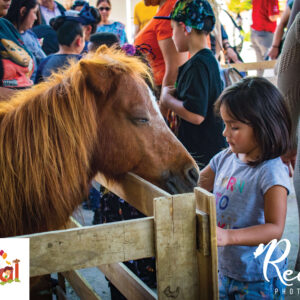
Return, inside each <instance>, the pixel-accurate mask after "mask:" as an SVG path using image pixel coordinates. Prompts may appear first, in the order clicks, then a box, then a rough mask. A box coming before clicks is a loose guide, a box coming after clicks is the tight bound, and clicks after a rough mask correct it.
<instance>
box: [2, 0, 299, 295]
mask: <svg viewBox="0 0 300 300" xmlns="http://www.w3.org/2000/svg"><path fill="white" fill-rule="evenodd" d="M214 4H215V3H214ZM299 9H300V1H299V0H288V1H287V3H286V7H285V9H284V11H283V12H280V11H279V4H278V0H253V1H252V25H251V43H252V46H253V48H254V50H255V54H256V58H257V61H263V60H266V59H269V58H270V59H276V58H278V57H279V56H280V54H281V52H282V54H281V55H282V56H283V58H282V59H281V61H280V64H279V68H278V72H279V76H278V78H279V81H278V87H279V88H280V90H281V92H282V93H283V96H285V98H283V97H282V96H281V95H280V93H279V92H278V90H277V89H276V88H275V86H273V85H271V84H270V83H269V82H268V81H267V80H266V79H263V78H246V79H243V80H242V81H241V82H239V83H238V84H237V85H234V86H233V87H229V88H227V89H226V90H225V91H223V90H224V88H225V87H226V86H227V85H228V82H227V81H226V80H225V79H224V77H223V76H224V71H223V70H222V69H221V67H220V60H221V59H223V60H224V58H225V61H226V62H230V63H240V62H242V58H241V57H240V55H239V50H238V49H237V48H236V47H234V46H232V45H231V44H230V43H229V38H228V34H227V33H226V26H225V24H221V23H220V21H219V19H218V13H217V10H216V7H215V6H214V5H210V4H209V3H208V2H207V1H205V0H179V1H176V0H144V1H140V2H139V3H138V4H137V5H136V6H135V12H134V26H135V27H134V29H135V30H134V45H130V44H128V37H127V34H126V28H125V26H124V24H122V23H121V22H118V21H115V20H112V19H111V18H110V13H111V10H112V4H111V2H110V0H97V2H96V6H95V7H93V6H90V5H89V3H88V2H86V1H84V0H76V1H74V3H73V4H72V6H71V7H70V8H69V9H66V8H65V7H64V6H62V5H61V4H60V3H58V2H56V1H54V0H0V93H1V94H0V98H1V99H2V100H7V99H8V98H9V97H10V96H13V94H14V93H15V92H16V91H17V90H20V89H26V88H30V87H31V86H32V85H34V84H38V83H39V82H41V81H46V80H47V79H48V78H49V77H50V76H51V74H52V73H53V72H57V71H58V70H59V69H62V68H66V67H67V66H68V65H69V63H70V61H71V60H72V61H74V60H78V61H79V60H80V59H81V58H82V57H83V56H85V55H86V54H87V53H88V52H94V51H96V49H97V48H98V47H99V46H101V45H106V46H108V47H115V48H118V49H120V50H121V51H124V52H125V53H126V54H127V55H135V56H139V57H140V58H141V60H142V61H143V62H145V63H146V64H147V65H148V67H149V70H151V72H152V74H153V80H154V83H155V86H151V84H150V83H149V82H148V83H147V84H149V87H150V88H151V89H152V91H153V93H154V94H155V95H156V97H157V100H158V103H159V107H160V110H161V112H162V114H163V116H164V117H165V120H166V122H167V123H168V125H169V126H170V128H171V129H172V130H173V132H174V133H175V134H176V135H177V137H178V139H179V140H180V141H181V142H182V144H183V145H184V146H185V147H186V149H187V150H188V151H189V152H190V153H191V154H192V155H193V157H194V158H195V160H196V161H197V163H198V165H199V169H200V170H202V171H201V174H202V176H204V177H202V178H205V180H202V181H200V184H201V186H203V187H204V188H206V189H208V190H209V191H212V190H214V193H215V194H216V195H217V199H218V197H219V196H220V195H221V194H222V195H223V196H222V197H221V196H220V205H219V208H218V207H217V217H218V218H220V219H218V225H222V224H223V225H224V226H223V227H222V229H218V234H219V236H218V243H219V246H222V247H223V246H228V245H231V246H233V245H236V243H238V245H242V246H241V247H239V248H238V247H231V248H226V247H225V248H222V249H221V248H220V249H221V250H220V249H219V255H220V262H222V263H223V265H220V266H219V271H220V274H219V276H220V277H219V284H220V287H221V288H220V297H221V298H222V297H224V299H226V294H228V293H230V292H229V290H230V288H229V286H228V285H229V282H231V283H230V284H231V285H234V287H235V292H236V291H237V290H241V291H245V289H246V288H245V284H244V283H243V282H244V281H247V282H248V283H249V282H252V283H253V282H258V281H259V282H263V279H262V278H261V277H259V276H256V275H257V274H256V275H253V276H252V275H251V274H252V273H251V272H256V273H257V270H258V267H257V265H256V264H255V263H253V264H250V263H249V262H247V255H249V253H250V252H251V253H252V252H253V246H254V245H257V244H258V243H260V242H268V241H269V240H271V239H272V238H278V237H279V238H280V236H281V234H282V230H283V228H284V218H285V213H284V211H285V209H286V206H285V204H284V201H282V199H285V200H286V197H287V193H288V191H289V189H290V187H289V180H288V175H287V172H286V170H285V168H284V165H283V163H282V161H281V159H280V156H283V157H284V158H283V161H284V162H285V163H287V164H290V163H292V167H294V163H295V161H296V151H297V138H296V136H297V124H298V118H299V114H300V112H299V86H300V85H299V82H298V81H299V70H300V68H299V57H300V53H299V51H300V50H299V49H300V48H299V36H300V33H299V28H300V26H299V16H300V15H299V13H298V12H299ZM190 12H193V13H192V14H191V13H190ZM294 20H295V21H294ZM290 27H291V29H289V28H290ZM278 61H279V60H278ZM257 75H259V76H262V75H263V71H258V74H257ZM240 76H241V77H243V76H244V75H243V74H240ZM245 91H246V92H247V93H246V92H245ZM259 91H260V92H262V93H263V95H261V94H259V93H258V92H259ZM243 93H244V94H243ZM249 95H252V96H253V97H252V98H251V97H250V96H249ZM237 99H243V100H239V101H238V102H237ZM254 99H255V100H254ZM271 99H273V100H272V101H271ZM261 103H264V104H265V105H267V106H268V109H269V111H268V114H266V113H265V110H266V109H265V108H262V106H261ZM247 105H248V106H249V107H248V108H247V109H246V107H247ZM216 106H217V108H218V109H217V110H218V113H219V114H216V111H215V110H216ZM288 108H289V109H290V111H291V112H292V121H291V120H290V117H289V112H288ZM254 110H255V113H253V115H252V114H251V113H252V112H253V111H254ZM254 115H255V116H254ZM274 120H276V122H275V121H274ZM224 124H225V130H224ZM232 124H234V125H232ZM272 131H274V132H276V134H277V135H278V137H277V136H276V137H274V134H272ZM237 132H238V133H237ZM239 132H242V133H239ZM290 132H292V137H293V138H292V143H290V140H289V138H290ZM279 139H280V140H279ZM290 144H292V146H290ZM226 147H229V148H228V149H230V151H228V149H226V150H225V151H222V150H223V149H224V148H226ZM220 151H222V152H220ZM298 152H299V147H298ZM233 153H234V154H235V155H236V156H235V155H232V154H233ZM236 159H237V160H236ZM234 166H235V167H234ZM229 169H230V170H231V171H232V170H234V171H232V172H234V175H235V176H245V174H248V175H247V176H248V177H249V176H250V175H251V176H252V177H253V178H256V180H257V178H259V179H260V178H262V180H261V181H260V182H258V181H259V180H257V182H256V183H255V184H253V182H254V179H253V181H252V184H253V185H255V186H253V188H252V187H251V189H248V192H247V195H248V194H249V195H248V196H249V199H251V201H250V200H249V202H248V204H247V205H248V206H247V207H241V208H240V210H239V214H236V213H234V212H233V211H232V208H231V209H230V210H231V211H230V212H227V214H228V215H227V219H226V218H225V217H224V215H225V216H226V212H224V210H225V209H226V208H227V205H228V203H227V202H226V203H227V204H226V207H225V208H224V205H225V204H224V201H225V200H224V201H223V202H222V199H225V198H224V197H225V196H224V195H225V193H226V191H225V190H222V189H221V186H223V187H224V182H220V180H221V179H220V178H221V177H220V178H217V176H222V178H223V179H222V180H225V181H226V178H227V177H226V176H224V175H226V174H225V173H226V172H229ZM274 170H276V172H274ZM231 171H230V172H231ZM273 173H276V174H277V175H276V176H274V174H273ZM295 173H296V176H295V182H297V183H298V182H299V178H300V175H299V155H298V161H297V166H296V169H295ZM236 174H237V175H236ZM249 174H250V175H249ZM278 174H279V175H278ZM215 178H216V179H215ZM227 179H228V178H227ZM229 183H230V182H229ZM229 183H228V186H227V190H228V189H229V188H228V187H229ZM239 184H240V189H241V188H242V189H243V187H241V184H242V183H241V182H240V183H239ZM297 186H298V188H296V193H297V196H298V199H299V200H300V195H299V194H300V191H299V186H300V184H298V185H297ZM215 190H216V191H218V192H215ZM246 190H247V189H246ZM262 190H263V191H264V192H263V193H262V195H261V197H258V196H257V194H255V193H256V192H254V191H257V193H259V192H258V191H262ZM270 190H271V191H272V192H270ZM232 191H233V188H232ZM226 197H227V198H228V202H229V198H231V197H233V198H234V196H231V194H230V196H228V195H227V194H226ZM274 199H275V200H274ZM232 201H233V202H232V203H235V205H237V206H238V205H239V204H238V203H239V202H241V199H240V198H234V199H233V200H232ZM259 201H260V202H259ZM264 201H265V203H267V204H268V205H265V206H264V205H263V203H264ZM273 201H276V203H275V204H276V205H275V206H276V207H280V209H279V210H278V209H275V208H274V202H273ZM222 203H223V204H222ZM249 203H250V204H249ZM221 204H222V205H223V206H222V205H221ZM253 206H255V207H256V210H255V212H254V209H253ZM84 207H85V208H87V209H92V210H94V212H95V215H94V220H93V223H94V224H99V223H106V222H113V221H120V220H125V219H132V218H138V217H141V216H142V215H141V214H140V213H139V212H138V211H136V210H135V209H134V208H133V207H131V206H130V205H128V204H127V203H126V202H124V200H122V199H120V198H119V197H117V196H116V195H114V194H112V193H111V192H109V191H107V190H105V189H100V187H99V185H97V183H95V182H93V183H91V189H90V194H89V197H88V199H87V201H86V202H85V203H84ZM242 210H245V211H246V212H244V213H243V215H242V217H241V215H240V213H241V211H242ZM228 211H229V210H228ZM228 218H229V219H230V218H231V221H230V222H231V223H230V224H229V221H228ZM244 220H247V222H246V223H247V225H245V222H243V221H244ZM222 222H223V223H222ZM266 223H267V224H266ZM226 224H227V225H228V226H229V227H225V225H226ZM227 225H226V226H227ZM265 225H267V226H265ZM255 226H257V227H255ZM220 227H221V226H220ZM241 227H246V229H245V228H244V229H243V230H242V231H239V230H240V228H241ZM253 227H255V228H254V229H253ZM228 228H229V229H228ZM232 228H234V229H235V230H234V233H233V232H232V230H231V231H230V229H232ZM257 228H258V229H257ZM227 229H228V230H227ZM224 236H226V238H224ZM266 237H267V238H266ZM237 241H238V242H237ZM245 246H246V247H245ZM251 246H252V247H251ZM242 247H244V248H242ZM227 249H231V250H229V251H226V250H227ZM233 253H234V255H236V256H237V257H239V258H240V261H239V262H238V263H236V261H235V262H233V261H231V260H230V259H229V258H230V257H232V255H233ZM279 255H280V253H278V254H277V256H279ZM226 257H227V258H226ZM235 258H236V257H235ZM299 261H300V256H299V258H298V261H297V268H299ZM247 263H248V265H247ZM127 265H128V266H129V268H130V269H131V270H133V271H134V272H135V273H136V274H137V275H138V276H139V277H141V278H142V279H143V280H144V281H145V282H146V283H147V284H148V285H149V286H151V287H155V286H156V279H155V261H154V259H144V260H140V261H132V262H128V263H127ZM250 265H251V266H250ZM245 266H246V267H245ZM284 267H285V265H284V264H282V266H281V268H284ZM233 268H234V269H235V270H233ZM221 273H222V274H221ZM245 274H247V276H244V275H245ZM275 275H276V274H270V276H271V277H272V276H273V277H274V278H275V279H276V276H275ZM275 279H274V281H273V283H272V284H273V288H281V287H280V285H279V282H278V280H275ZM248 283H247V289H249V291H250V293H252V292H253V291H254V292H253V293H254V294H253V295H254V296H253V297H256V294H255V293H256V292H258V293H260V292H263V293H266V291H265V289H266V287H265V284H266V283H265V282H264V286H263V287H262V286H261V285H258V284H256V283H255V284H253V285H250V284H248ZM111 291H112V292H111V295H112V299H124V297H123V296H122V295H121V294H120V293H119V292H118V291H117V290H116V289H115V288H114V287H113V286H111ZM222 299H223V298H222Z"/></svg>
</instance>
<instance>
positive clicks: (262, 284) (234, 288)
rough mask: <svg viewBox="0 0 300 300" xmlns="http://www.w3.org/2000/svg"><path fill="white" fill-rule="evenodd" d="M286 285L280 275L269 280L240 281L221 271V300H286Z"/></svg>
mask: <svg viewBox="0 0 300 300" xmlns="http://www.w3.org/2000/svg"><path fill="white" fill-rule="evenodd" d="M284 290H285V285H284V284H283V283H282V282H281V281H280V280H279V278H278V277H275V278H272V279H270V282H267V281H238V280H235V279H232V278H230V277H227V276H224V275H222V274H220V273H219V299H220V300H225V299H226V300H242V299H243V300H259V299H267V300H272V299H276V300H284V293H285V292H284Z"/></svg>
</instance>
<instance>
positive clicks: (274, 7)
mask: <svg viewBox="0 0 300 300" xmlns="http://www.w3.org/2000/svg"><path fill="white" fill-rule="evenodd" d="M267 9H268V12H269V13H268V15H269V16H268V17H269V20H270V21H271V22H276V21H277V19H278V18H279V5H278V0H273V1H269V2H268V8H267Z"/></svg>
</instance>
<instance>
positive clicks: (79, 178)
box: [0, 48, 198, 237]
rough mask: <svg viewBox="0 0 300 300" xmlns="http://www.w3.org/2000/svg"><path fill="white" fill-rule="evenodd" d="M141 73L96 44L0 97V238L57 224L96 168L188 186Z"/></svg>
mask: <svg viewBox="0 0 300 300" xmlns="http://www.w3.org/2000/svg"><path fill="white" fill-rule="evenodd" d="M146 78H148V79H149V74H148V72H147V67H146V66H145V65H144V64H143V63H141V62H140V61H139V60H138V59H137V58H132V57H127V56H126V55H125V54H122V53H121V52H119V51H116V50H108V49H107V48H102V49H101V50H100V51H98V52H97V53H96V54H94V55H93V56H91V57H87V58H85V59H82V60H81V61H80V62H79V63H73V64H72V65H71V67H70V68H68V69H67V70H63V71H61V72H59V73H57V74H54V75H53V76H52V77H51V78H50V79H49V81H47V82H44V83H41V84H39V85H37V86H35V87H33V88H31V89H29V90H26V91H22V92H20V93H18V94H17V95H15V96H14V97H13V98H12V99H11V100H10V101H7V102H2V103H1V104H0V123H1V125H0V192H1V193H0V237H5V236H15V235H21V234H29V233H33V232H42V231H46V230H54V229H58V228H60V227H62V226H63V225H64V224H65V223H66V221H67V220H68V217H69V216H70V215H71V214H72V212H73V211H74V210H75V209H76V207H77V206H78V205H79V204H80V203H81V201H82V199H83V198H84V197H85V196H86V194H87V187H88V184H89V182H90V181H91V179H92V178H93V176H95V174H96V173H97V172H98V171H100V172H102V173H104V174H105V175H106V176H108V178H111V179H114V180H117V179H118V178H120V177H121V176H123V175H124V174H125V173H126V172H128V171H131V172H134V173H136V174H138V175H140V176H141V177H143V178H145V179H146V180H149V181H151V182H152V183H154V184H156V185H158V186H159V187H161V188H164V189H166V190H168V191H170V192H172V193H178V192H187V191H191V190H192V188H193V186H195V184H196V182H197V179H198V172H197V166H196V164H195V162H194V161H193V159H192V157H191V156H190V155H189V154H188V153H187V151H186V150H185V149H184V147H183V146H182V145H181V144H180V142H179V141H178V140H177V139H176V138H175V136H174V135H173V134H172V133H171V131H170V130H169V129H168V128H167V126H166V125H165V122H164V120H163V118H162V116H161V114H160V112H159V109H158V106H157V104H156V102H155V100H154V97H153V95H152V93H151V92H150V89H149V88H148V87H147V85H146V84H145V79H146Z"/></svg>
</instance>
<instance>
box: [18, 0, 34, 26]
mask: <svg viewBox="0 0 300 300" xmlns="http://www.w3.org/2000/svg"><path fill="white" fill-rule="evenodd" d="M22 10H24V14H25V13H26V8H25V7H21V14H22ZM37 12H38V6H37V5H36V7H34V8H31V9H30V10H29V13H28V15H27V16H26V18H25V20H24V21H23V23H22V24H21V26H20V28H19V30H20V31H21V32H22V31H26V30H28V29H30V28H32V26H33V24H34V21H35V20H36V19H37Z"/></svg>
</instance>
